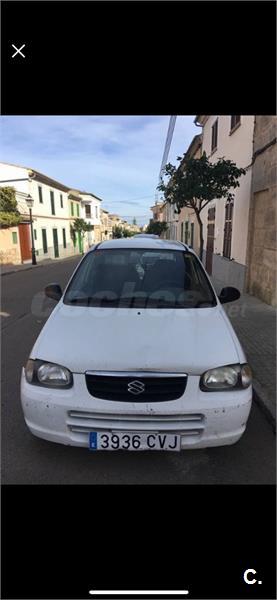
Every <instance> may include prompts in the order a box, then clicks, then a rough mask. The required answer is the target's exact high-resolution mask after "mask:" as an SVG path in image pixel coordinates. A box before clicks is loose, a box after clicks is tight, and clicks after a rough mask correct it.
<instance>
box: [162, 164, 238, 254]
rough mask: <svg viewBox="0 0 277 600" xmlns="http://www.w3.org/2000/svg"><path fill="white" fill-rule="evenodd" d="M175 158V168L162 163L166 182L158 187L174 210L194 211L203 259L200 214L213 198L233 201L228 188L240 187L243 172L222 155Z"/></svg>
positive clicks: (232, 195)
mask: <svg viewBox="0 0 277 600" xmlns="http://www.w3.org/2000/svg"><path fill="white" fill-rule="evenodd" d="M177 160H178V161H179V163H180V164H179V165H178V166H177V167H175V166H173V165H172V164H170V163H168V164H167V165H166V166H165V168H164V175H165V177H167V178H168V181H167V183H164V181H163V180H162V183H161V184H160V185H159V186H158V190H160V191H161V192H163V193H164V198H165V200H166V202H169V203H170V204H174V205H175V207H176V210H175V212H177V213H180V212H181V209H182V208H183V207H185V206H187V207H188V208H192V209H193V210H194V212H195V214H196V217H197V221H198V224H199V230H200V258H201V259H202V255H203V246H204V239H203V223H202V220H201V216H200V213H201V211H202V210H203V208H205V206H207V204H209V202H211V201H212V200H215V199H216V198H225V199H226V200H227V201H230V200H232V199H233V197H234V194H233V192H232V191H231V190H234V189H235V188H236V187H239V185H240V184H239V181H238V180H239V178H240V177H241V175H245V173H246V171H245V170H244V169H240V168H239V167H237V165H236V163H234V162H233V161H231V160H225V158H219V159H218V161H217V162H214V163H212V162H210V161H209V159H208V158H207V155H206V153H205V152H203V154H202V156H201V157H200V158H190V157H189V156H186V154H184V156H183V158H182V157H180V156H178V157H177Z"/></svg>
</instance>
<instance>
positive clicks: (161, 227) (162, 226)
mask: <svg viewBox="0 0 277 600" xmlns="http://www.w3.org/2000/svg"><path fill="white" fill-rule="evenodd" d="M167 229H168V225H167V223H166V222H165V221H152V223H149V225H148V227H147V229H146V233H154V234H155V235H161V234H162V233H164V232H165V231H167Z"/></svg>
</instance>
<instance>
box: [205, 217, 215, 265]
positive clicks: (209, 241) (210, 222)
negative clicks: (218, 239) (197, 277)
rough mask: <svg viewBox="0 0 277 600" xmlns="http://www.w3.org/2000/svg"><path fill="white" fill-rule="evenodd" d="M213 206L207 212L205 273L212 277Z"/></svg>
mask: <svg viewBox="0 0 277 600" xmlns="http://www.w3.org/2000/svg"><path fill="white" fill-rule="evenodd" d="M214 229H215V206H213V207H212V208H209V210H208V225H207V247H206V271H207V272H208V273H209V275H212V271H213V253H214Z"/></svg>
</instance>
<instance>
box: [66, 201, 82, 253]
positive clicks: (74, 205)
mask: <svg viewBox="0 0 277 600" xmlns="http://www.w3.org/2000/svg"><path fill="white" fill-rule="evenodd" d="M81 201H82V198H81V196H80V195H79V192H78V190H69V192H68V215H69V227H70V238H71V241H72V244H73V249H74V253H76V254H80V253H82V252H83V246H84V242H83V238H82V235H81V233H80V232H75V233H74V232H73V229H74V221H75V219H80V218H81Z"/></svg>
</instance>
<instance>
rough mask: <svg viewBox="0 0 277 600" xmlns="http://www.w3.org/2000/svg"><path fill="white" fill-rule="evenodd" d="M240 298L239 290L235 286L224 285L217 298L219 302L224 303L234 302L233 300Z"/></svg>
mask: <svg viewBox="0 0 277 600" xmlns="http://www.w3.org/2000/svg"><path fill="white" fill-rule="evenodd" d="M239 298H240V292H239V290H237V288H234V287H225V288H222V290H221V292H220V294H219V296H218V299H219V302H221V304H225V303H226V302H234V300H238V299H239Z"/></svg>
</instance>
